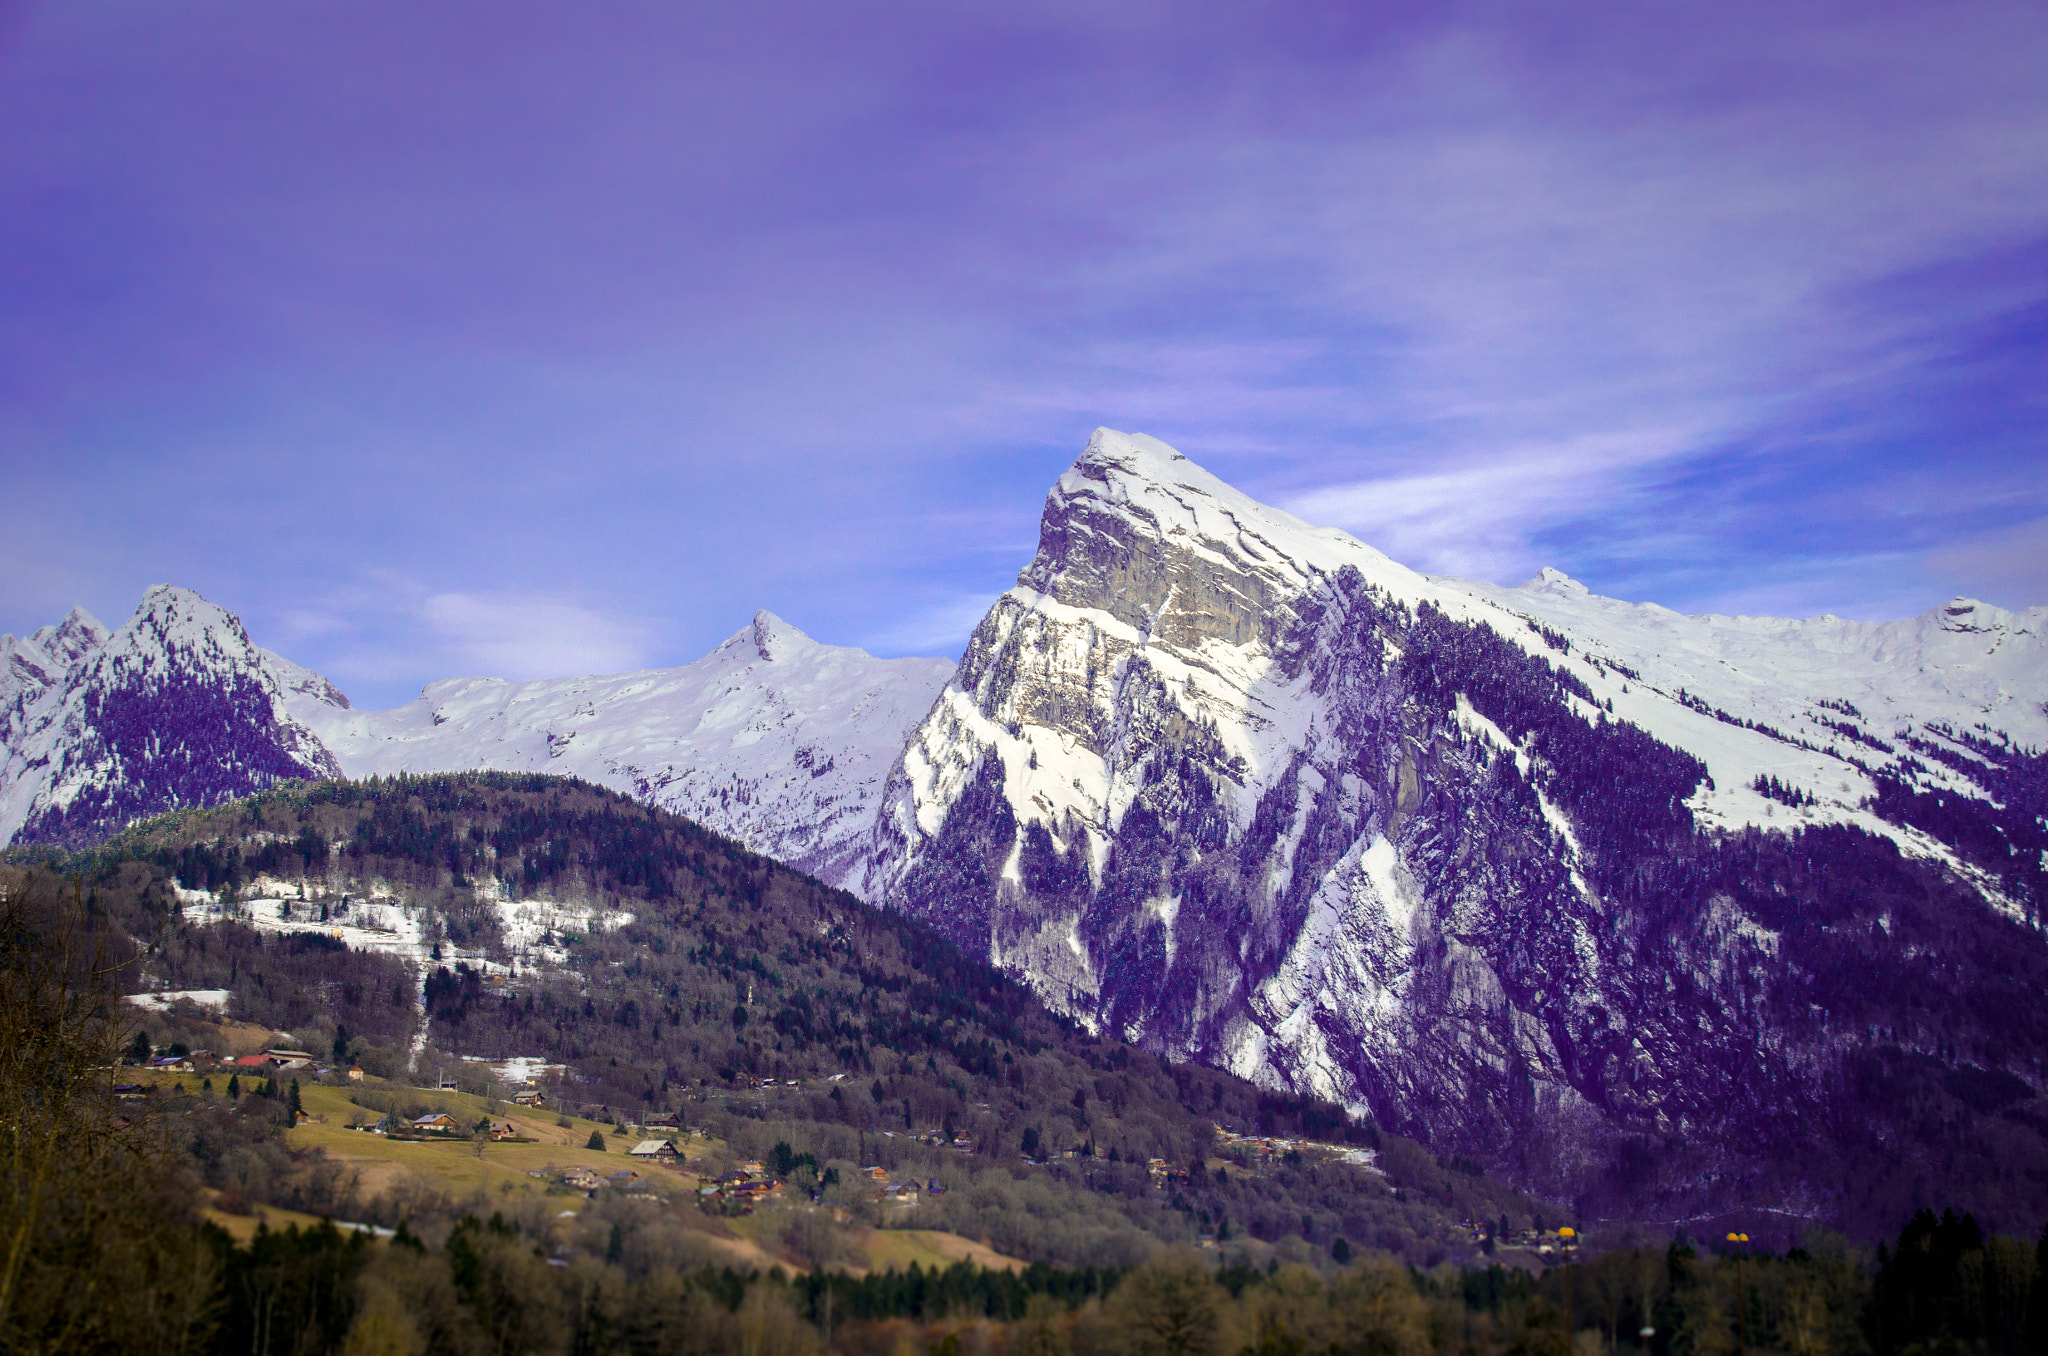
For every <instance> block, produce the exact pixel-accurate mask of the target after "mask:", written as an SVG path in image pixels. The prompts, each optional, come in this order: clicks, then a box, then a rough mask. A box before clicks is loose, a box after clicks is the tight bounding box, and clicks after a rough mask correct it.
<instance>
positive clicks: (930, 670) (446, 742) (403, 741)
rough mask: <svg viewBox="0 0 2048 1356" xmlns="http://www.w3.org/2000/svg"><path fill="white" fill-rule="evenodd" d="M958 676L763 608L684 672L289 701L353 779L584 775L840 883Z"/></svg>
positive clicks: (302, 686) (296, 694) (948, 666)
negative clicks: (391, 706) (883, 797)
mask: <svg viewBox="0 0 2048 1356" xmlns="http://www.w3.org/2000/svg"><path fill="white" fill-rule="evenodd" d="M952 671H953V665H952V663H951V662H950V661H948V660H943V659H877V658H875V657H874V656H872V655H870V654H868V653H866V652H865V651H863V650H858V649H854V648H851V647H848V646H839V645H823V644H820V643H819V642H817V641H815V640H812V639H811V638H810V637H809V636H807V635H805V634H804V633H803V632H801V631H799V630H797V629H796V628H795V627H793V626H791V625H790V624H789V623H787V622H785V621H783V620H782V619H781V618H779V617H776V616H774V615H773V614H771V613H768V612H760V613H757V614H756V615H755V617H754V620H753V622H752V623H751V624H750V625H748V626H746V627H745V628H743V629H741V630H740V631H738V632H737V633H735V634H734V635H733V636H732V637H730V638H729V639H727V640H726V641H725V642H724V643H723V644H721V645H719V646H718V648H717V649H715V650H713V651H712V652H711V653H710V654H708V655H706V656H705V657H704V658H702V659H700V660H697V661H696V662H695V663H692V664H687V665H684V666H682V667H680V668H673V669H646V670H642V671H640V672H636V673H621V674H610V675H605V676H598V677H580V678H556V679H548V680H543V681H537V682H520V683H514V682H507V681H505V680H503V679H497V678H455V679H450V680H448V681H445V682H439V683H434V684H432V685H430V686H429V687H428V688H427V689H426V690H425V691H424V692H423V693H422V694H421V696H420V698H419V700H417V701H415V702H412V703H410V704H408V705H406V706H402V707H398V708H396V709H395V710H391V711H352V710H347V709H344V708H342V707H339V706H337V705H335V704H333V703H332V702H329V701H327V700H326V699H324V698H323V697H322V695H321V694H320V693H319V692H318V691H317V689H316V688H315V686H314V685H313V684H312V683H310V682H301V683H299V684H296V685H292V686H293V690H292V691H291V693H290V695H289V697H288V700H289V702H290V705H291V708H292V710H293V711H294V712H296V713H297V714H298V716H299V718H300V719H302V720H303V721H305V723H306V724H307V725H309V726H311V727H312V728H313V729H315V730H317V731H319V733H320V735H321V738H322V739H323V740H324V741H325V742H326V745H327V747H328V748H330V749H332V750H333V751H334V754H335V757H336V758H337V759H338V760H339V761H340V764H341V767H342V769H343V770H344V771H345V773H346V774H347V775H349V776H351V777H365V776H369V775H371V774H373V773H393V772H401V771H404V772H449V771H463V770H469V769H481V768H493V769H498V770H503V771H531V772H553V773H562V774H566V775H572V776H577V777H582V778H585V779H587V780H589V781H593V782H598V783H601V784H603V785H606V786H609V787H612V788H614V789H615V790H620V791H624V792H627V793H628V794H630V795H634V796H638V797H640V798H641V799H643V800H646V801H648V802H650V803H652V804H655V805H658V806H661V807H662V808H664V809H668V810H673V811H675V812H676V813H678V814H682V815H687V816H688V817H690V818H692V819H695V820H697V821H698V822H699V823H702V824H705V825H707V826H709V827H711V828H713V829H716V830H717V831H718V832H720V833H723V834H726V835H728V836H729V837H732V838H735V839H737V840H738V841H740V842H742V843H744V844H746V845H747V846H748V847H750V848H752V849H753V850H755V851H756V852H761V853H765V854H766V855H768V856H771V857H774V858H776V859H777V860H779V861H782V862H786V863H788V864H789V865H792V866H795V867H797V868H798V869H800V870H803V871H808V872H810V873H811V874H813V875H815V876H817V877H819V878H820V879H823V880H827V881H832V882H834V883H838V882H840V881H842V880H843V879H845V877H846V874H847V869H848V866H849V865H850V862H851V858H852V855H853V853H854V852H855V850H856V848H857V846H858V845H859V844H860V843H861V841H862V840H864V839H865V837H866V835H867V832H868V829H869V826H870V825H871V823H872V821H873V816H874V806H875V803H876V799H877V797H878V795H879V794H880V791H881V786H882V782H883V779H884V778H885V777H886V776H887V774H888V771H889V766H890V764H891V763H892V762H893V761H894V760H895V758H896V755H897V751H898V750H899V749H900V748H901V747H902V744H903V738H904V734H905V732H906V731H907V730H908V729H909V728H910V726H911V725H912V724H913V723H914V722H915V721H917V720H918V718H919V717H921V716H923V715H924V713H925V711H926V710H927V709H928V708H929V707H930V705H931V702H932V699H933V697H934V696H935V695H936V694H937V693H938V691H939V689H940V688H941V687H942V686H943V685H944V684H945V682H946V679H947V678H948V677H950V676H951V674H952ZM299 672H301V673H306V672H308V671H305V670H300V671H299ZM310 676H311V677H313V678H317V675H310ZM322 681H324V680H322ZM288 685H290V684H288Z"/></svg>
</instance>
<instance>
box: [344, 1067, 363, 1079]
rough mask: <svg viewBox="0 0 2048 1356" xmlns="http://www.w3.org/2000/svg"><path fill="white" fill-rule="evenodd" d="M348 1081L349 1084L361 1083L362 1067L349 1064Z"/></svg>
mask: <svg viewBox="0 0 2048 1356" xmlns="http://www.w3.org/2000/svg"><path fill="white" fill-rule="evenodd" d="M348 1081H349V1082H351V1083H360V1082H362V1081H363V1066H362V1065H360V1064H351V1065H349V1066H348Z"/></svg>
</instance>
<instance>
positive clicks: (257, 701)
mask: <svg viewBox="0 0 2048 1356" xmlns="http://www.w3.org/2000/svg"><path fill="white" fill-rule="evenodd" d="M0 647H4V649H5V652H6V653H7V656H8V670H7V676H6V679H5V684H6V686H5V687H4V688H0V695H5V696H6V698H7V700H8V708H7V718H6V719H7V723H6V728H5V738H6V747H5V762H4V764H0V835H6V836H9V837H12V838H13V839H14V840H15V841H19V842H53V843H62V844H67V845H74V846H75V845H81V844H84V843H89V842H94V841H97V840H99V839H101V838H104V837H105V836H107V835H108V834H109V833H112V832H115V831H116V830H118V829H120V828H121V827H122V826H124V825H125V824H127V823H129V822H131V821H132V820H134V819H136V818H139V817H142V816H144V815H149V814H155V813H157V812H159V811H162V810H166V809H171V808H174V807H177V806H184V805H201V804H211V803H213V802H216V801H220V800H225V799H229V798H231V797H234V796H240V795H247V794H248V793H249V792H251V791H255V790H260V789H262V788H263V787H265V786H268V785H270V784H271V783H273V782H276V781H280V780H285V779H291V778H302V777H331V776H335V775H337V774H338V772H339V769H338V767H337V766H336V765H335V763H334V760H333V758H332V757H331V756H330V755H329V754H328V752H327V750H326V749H325V748H324V747H323V746H322V745H321V743H320V741H319V739H318V737H317V736H315V735H314V734H313V733H312V731H310V730H308V729H307V728H306V727H305V726H303V725H301V724H299V723H298V722H297V721H296V720H294V719H293V718H292V717H291V716H290V714H289V713H288V712H287V711H286V710H285V708H284V693H283V689H282V688H281V687H280V685H279V684H278V682H277V680H276V678H275V677H274V676H273V675H272V674H271V672H270V668H269V665H268V662H267V657H266V656H265V655H264V654H263V652H262V651H260V650H258V649H257V648H256V646H255V645H253V644H252V643H251V642H250V640H249V634H248V632H247V631H246V630H244V629H243V627H242V623H241V620H240V619H239V618H237V617H236V616H235V615H234V614H233V613H231V612H228V611H226V610H224V609H222V608H220V607H216V606H215V605H214V604H212V603H209V602H207V601H206V600H205V599H204V598H201V597H200V596H199V595H198V594H196V593H193V592H192V591H191V590H189V589H181V588H174V587H172V586H170V585H168V584H160V585H157V586H156V587H154V588H152V589H150V590H149V591H148V592H147V593H146V594H144V595H143V598H142V602H141V605H140V606H138V607H137V608H136V610H135V615H134V616H132V617H130V618H129V619H128V620H127V621H126V622H124V623H122V625H121V626H120V628H119V629H117V630H115V631H113V632H112V633H108V632H107V630H106V628H105V627H103V626H101V625H100V623H99V622H98V621H96V620H95V619H94V618H93V617H92V616H91V614H89V613H87V612H84V611H83V610H82V609H79V610H74V611H73V612H72V613H71V615H70V616H68V617H66V618H65V619H64V621H63V622H62V623H60V624H58V625H57V626H54V627H46V628H44V629H43V630H41V631H38V632H36V634H35V635H34V636H33V637H31V638H30V642H29V643H27V644H24V643H23V642H20V641H18V640H14V639H13V638H11V637H10V638H8V640H7V641H5V642H0Z"/></svg>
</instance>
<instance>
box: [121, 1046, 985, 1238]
mask: <svg viewBox="0 0 2048 1356" xmlns="http://www.w3.org/2000/svg"><path fill="white" fill-rule="evenodd" d="M121 1081H123V1082H134V1083H143V1084H154V1085H156V1086H158V1087H161V1088H164V1089H166V1090H168V1089H170V1088H172V1087H173V1086H177V1085H182V1086H183V1087H184V1088H185V1089H186V1090H187V1091H191V1090H193V1089H195V1088H196V1087H197V1086H198V1083H199V1079H198V1077H197V1076H195V1075H192V1074H167V1073H158V1072H153V1071H152V1072H145V1071H143V1070H123V1071H122V1074H121ZM249 1081H250V1083H251V1084H252V1085H253V1084H254V1082H255V1081H256V1080H253V1079H252V1080H249ZM282 1081H283V1083H284V1085H285V1086H287V1087H289V1086H290V1078H289V1076H287V1077H286V1078H285V1079H284V1080H282ZM213 1083H214V1088H215V1091H216V1093H218V1092H219V1091H221V1090H222V1089H224V1088H225V1087H226V1084H227V1078H226V1076H225V1075H224V1074H222V1075H215V1076H214V1078H213ZM355 1096H360V1097H361V1098H362V1099H363V1101H365V1102H369V1103H371V1104H372V1105H369V1106H363V1105H359V1104H358V1103H357V1102H355V1101H353V1100H352V1097H355ZM393 1096H395V1097H396V1098H397V1099H398V1104H399V1106H400V1107H402V1108H411V1107H414V1106H419V1107H425V1108H427V1109H430V1110H433V1111H445V1112H447V1113H448V1114H449V1115H450V1116H452V1117H454V1119H455V1120H456V1122H457V1123H458V1124H461V1125H463V1126H470V1125H474V1124H476V1123H477V1122H478V1121H480V1120H483V1119H485V1118H487V1117H488V1118H489V1119H491V1120H492V1121H497V1122H506V1121H509V1122H511V1124H512V1125H513V1126H514V1127H515V1128H516V1129H517V1130H518V1132H519V1134H520V1136H521V1138H523V1139H529V1140H531V1141H533V1142H532V1143H510V1142H499V1143H492V1142H490V1141H476V1140H468V1139H450V1140H431V1139H429V1140H404V1139H391V1138H388V1137H386V1136H384V1135H373V1134H368V1133H365V1132H364V1131H362V1130H358V1129H354V1128H352V1127H354V1126H356V1125H372V1124H375V1123H376V1122H377V1120H378V1119H380V1117H381V1116H382V1114H383V1113H382V1111H381V1110H380V1106H381V1104H382V1102H383V1100H384V1099H385V1098H388V1097H393ZM299 1102H300V1105H301V1106H302V1107H304V1109H305V1111H306V1114H307V1116H308V1117H309V1118H310V1119H309V1120H308V1121H307V1122H306V1123H305V1124H304V1125H300V1126H297V1127H295V1128H294V1129H292V1130H290V1131H288V1132H287V1142H288V1143H289V1144H290V1146H291V1147H292V1149H293V1150H295V1151H301V1150H306V1149H312V1148H319V1149H322V1150H324V1151H325V1152H326V1154H327V1156H328V1157H329V1159H331V1160H333V1161H335V1162H338V1163H341V1164H342V1165H344V1166H345V1167H346V1168H348V1169H349V1170H350V1171H353V1172H355V1173H356V1174H358V1178H359V1183H360V1190H361V1192H362V1194H363V1196H364V1197H366V1198H367V1197H374V1196H376V1195H379V1194H380V1193H382V1192H383V1191H385V1190H387V1189H388V1188H389V1187H391V1186H392V1185H393V1184H394V1183H396V1182H398V1181H399V1180H401V1179H403V1178H406V1177H409V1176H410V1177H418V1178H420V1179H422V1180H424V1181H425V1182H427V1183H429V1184H430V1185H432V1186H434V1187H436V1188H438V1189H440V1190H442V1191H445V1192H447V1193H449V1194H450V1195H452V1196H455V1197H456V1198H458V1199H465V1198H469V1197H472V1196H475V1195H477V1194H479V1193H483V1194H486V1195H489V1196H501V1195H511V1194H514V1193H519V1194H533V1195H541V1194H546V1193H548V1192H549V1191H550V1190H551V1189H552V1191H553V1193H554V1194H555V1195H556V1196H558V1197H559V1198H560V1199H561V1201H562V1205H563V1208H564V1209H571V1210H579V1211H580V1210H581V1209H582V1204H583V1196H582V1193H581V1192H574V1191H568V1190H566V1189H564V1188H562V1187H559V1186H553V1185H552V1184H551V1183H550V1182H548V1181H546V1180H544V1179H541V1178H537V1177H534V1176H532V1175H531V1174H532V1173H534V1172H537V1171H540V1170H542V1169H545V1168H570V1167H586V1168H589V1169H590V1170H591V1171H593V1172H595V1173H597V1174H598V1175H599V1176H605V1175H608V1174H610V1173H613V1172H616V1171H618V1170H619V1169H621V1168H631V1169H633V1170H634V1171H637V1172H638V1173H639V1174H640V1176H641V1178H642V1180H644V1181H647V1182H651V1183H653V1184H654V1186H655V1188H656V1190H657V1191H658V1193H659V1194H661V1195H663V1196H665V1197H668V1198H670V1199H673V1200H683V1199H687V1198H688V1196H689V1195H690V1193H692V1192H694V1191H695V1190H696V1188H697V1187H698V1186H699V1185H700V1184H701V1181H702V1179H701V1178H699V1177H698V1175H697V1174H696V1173H694V1172H692V1171H690V1170H689V1169H688V1168H684V1169H681V1170H676V1169H668V1168H658V1167H653V1166H650V1165H645V1164H636V1163H634V1162H633V1161H632V1160H631V1159H630V1158H628V1157H627V1154H626V1151H627V1150H628V1149H630V1148H631V1147H632V1146H633V1145H634V1144H635V1143H637V1142H638V1139H637V1137H635V1136H632V1135H626V1136H618V1135H615V1134H614V1133H613V1132H612V1128H611V1126H609V1125H607V1124H605V1123H604V1122H601V1121H590V1120H584V1119H582V1118H580V1117H573V1116H572V1117H569V1118H568V1121H569V1124H568V1125H567V1126H562V1125H560V1124H558V1123H557V1122H558V1121H559V1120H560V1119H562V1118H561V1117H560V1116H558V1115H557V1113H555V1112H552V1111H533V1110H531V1109H529V1108H526V1107H520V1106H514V1105H509V1104H507V1103H504V1102H493V1101H489V1100H487V1099H485V1098H482V1097H478V1096H475V1095H473V1094H471V1093H464V1092H437V1091H431V1090H428V1089H424V1088H405V1087H394V1086H390V1085H387V1084H385V1083H384V1082H383V1080H381V1079H364V1080H363V1081H362V1082H361V1083H352V1084H347V1085H333V1086H328V1085H322V1084H315V1083H311V1082H306V1081H303V1080H302V1081H301V1083H300V1087H299ZM592 1131H598V1132H600V1133H601V1134H603V1135H604V1137H605V1140H606V1145H607V1147H606V1149H605V1150H604V1151H603V1152H600V1151H598V1150H595V1149H590V1148H586V1147H585V1145H586V1144H588V1142H589V1140H590V1135H591V1132H592ZM714 1146H716V1147H721V1148H722V1147H723V1145H722V1144H721V1143H720V1142H719V1141H716V1140H711V1139H708V1138H706V1137H705V1136H703V1135H701V1134H698V1133H696V1132H695V1131H692V1132H690V1133H689V1134H687V1135H684V1136H682V1137H680V1138H679V1139H678V1141H677V1147H678V1148H679V1149H681V1150H682V1152H683V1153H684V1155H685V1156H686V1157H687V1158H691V1159H694V1158H696V1157H698V1156H699V1155H701V1154H702V1153H704V1152H705V1151H706V1150H707V1149H710V1148H712V1147H714ZM214 1194H215V1193H213V1192H211V1191H207V1192H206V1216H207V1218H208V1219H210V1220H212V1221H213V1222H215V1223H216V1224H219V1225H220V1226H221V1227H222V1228H224V1229H226V1230H227V1231H228V1232H229V1233H230V1234H231V1235H233V1236H234V1238H235V1239H236V1241H237V1242H242V1243H246V1242H248V1240H249V1239H250V1238H251V1237H252V1236H254V1234H255V1232H256V1228H257V1226H258V1225H259V1224H265V1225H267V1226H268V1227H270V1228H272V1229H281V1228H285V1227H287V1226H289V1225H294V1224H296V1225H311V1224H315V1223H318V1221H317V1220H316V1219H314V1217H312V1216H310V1215H302V1214H300V1213H298V1212H296V1211H292V1210H283V1209H279V1208H278V1207H275V1206H258V1207H256V1208H255V1210H254V1212H253V1213H251V1214H247V1215H231V1214H227V1213H224V1212H222V1211H220V1210H218V1209H216V1208H214V1204H213V1202H214ZM765 1223H766V1220H765V1218H764V1217H761V1216H755V1217H752V1218H745V1217H743V1218H737V1219H713V1218H708V1217H707V1218H705V1219H704V1220H703V1221H702V1224H703V1227H704V1232H705V1234H706V1236H707V1238H708V1239H709V1240H710V1241H711V1243H712V1244H713V1246H714V1247H715V1248H716V1249H717V1250H718V1251H719V1252H720V1253H721V1254H723V1255H724V1256H725V1258H726V1260H727V1262H728V1263H729V1264H730V1265H733V1266H736V1267H740V1268H750V1267H752V1268H760V1269H762V1270H766V1269H768V1268H770V1267H773V1266H781V1267H784V1268H785V1269H787V1270H790V1271H801V1270H803V1267H802V1266H801V1265H799V1264H798V1263H796V1262H795V1261H794V1260H793V1259H791V1258H789V1257H787V1256H783V1255H780V1254H778V1253H777V1252H775V1251H772V1250H771V1249H768V1248H764V1247H763V1246H762V1245H761V1243H760V1242H759V1241H758V1235H760V1234H762V1233H763V1232H764V1225H765ZM854 1244H855V1246H856V1248H857V1250H858V1251H859V1253H860V1254H861V1257H860V1260H858V1261H856V1262H854V1263H852V1264H851V1265H849V1266H848V1268H847V1270H849V1271H852V1272H855V1273H864V1272H867V1271H890V1270H897V1269H901V1268H906V1267H908V1266H909V1265H910V1264H911V1263H913V1262H915V1263H917V1264H918V1265H919V1266H922V1267H927V1268H929V1267H945V1266H951V1265H952V1264H953V1263H955V1262H962V1261H966V1262H974V1263H976V1264H978V1265H981V1266H987V1267H1002V1268H1005V1269H1012V1270H1014V1269H1018V1268H1021V1267H1023V1266H1024V1265H1025V1264H1024V1263H1023V1262H1021V1261H1019V1260H1018V1259H1017V1258H1014V1257H1005V1256H1003V1255H1002V1254H1001V1253H998V1252H996V1251H994V1250H993V1249H991V1248H989V1247H987V1246H985V1245H983V1244H980V1243H977V1242H975V1241H974V1240H972V1239H968V1238H963V1237H961V1236H960V1235H958V1234H949V1233H944V1232H941V1231H939V1230H935V1229H858V1230H856V1231H855V1232H854Z"/></svg>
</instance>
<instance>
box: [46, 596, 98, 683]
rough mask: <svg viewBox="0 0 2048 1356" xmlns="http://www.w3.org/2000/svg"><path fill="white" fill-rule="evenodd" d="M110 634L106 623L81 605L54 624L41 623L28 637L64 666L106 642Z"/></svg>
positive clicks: (75, 661)
mask: <svg viewBox="0 0 2048 1356" xmlns="http://www.w3.org/2000/svg"><path fill="white" fill-rule="evenodd" d="M110 634H111V632H109V631H108V630H107V627H106V624H105V623H104V622H102V621H101V620H100V619H99V618H98V617H95V616H93V615H92V613H90V612H88V611H86V610H85V609H84V608H82V607H74V608H72V609H71V610H70V611H69V612H67V613H65V614H64V620H63V621H60V622H58V623H57V624H56V625H55V626H45V627H43V628H42V629H40V630H38V631H37V632H36V633H35V635H34V636H33V637H31V638H32V639H33V640H34V641H35V643H36V645H37V646H38V647H40V648H41V649H42V651H43V652H44V653H45V654H47V655H49V656H50V657H51V658H53V659H55V660H56V661H57V662H58V663H60V664H63V665H64V666H66V667H67V668H68V667H69V666H71V665H73V664H76V663H77V662H78V661H79V660H81V659H83V658H84V657H85V656H86V655H88V654H91V653H92V652H93V651H94V650H97V649H98V648H99V647H100V646H102V645H104V644H106V643H107V637H108V636H109V635H110Z"/></svg>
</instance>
